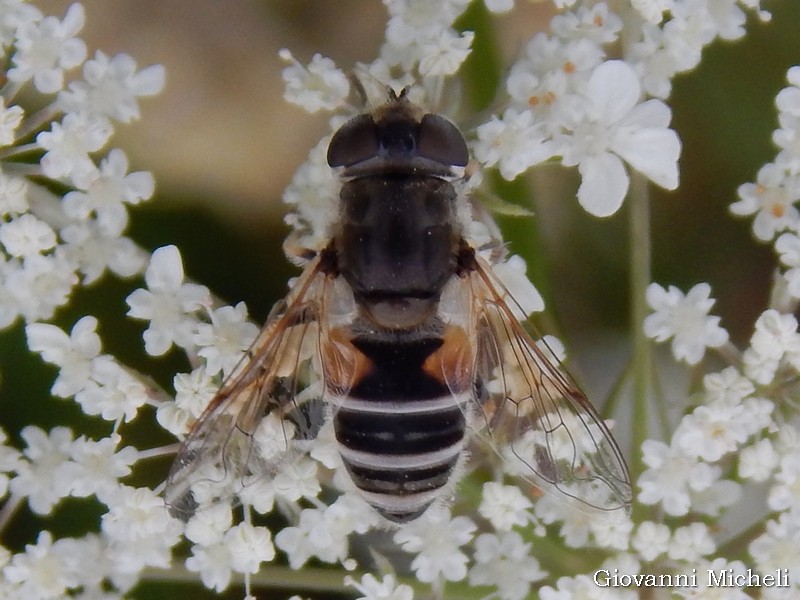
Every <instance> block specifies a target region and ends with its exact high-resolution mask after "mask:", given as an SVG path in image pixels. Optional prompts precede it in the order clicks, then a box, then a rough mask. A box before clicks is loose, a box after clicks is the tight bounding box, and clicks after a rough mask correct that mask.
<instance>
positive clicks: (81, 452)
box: [60, 435, 139, 498]
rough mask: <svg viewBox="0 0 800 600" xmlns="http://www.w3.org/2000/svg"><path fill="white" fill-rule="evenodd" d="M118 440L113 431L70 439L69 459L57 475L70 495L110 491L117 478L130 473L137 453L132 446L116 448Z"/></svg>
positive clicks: (117, 483) (87, 494)
mask: <svg viewBox="0 0 800 600" xmlns="http://www.w3.org/2000/svg"><path fill="white" fill-rule="evenodd" d="M119 441H120V440H119V436H117V435H113V436H112V437H107V438H103V439H101V440H98V441H94V440H89V439H86V438H85V437H80V438H78V439H77V440H75V441H74V442H73V443H72V448H71V453H70V456H71V458H72V461H73V462H71V463H70V464H69V465H68V467H67V468H65V469H64V470H63V471H62V473H60V475H61V476H62V477H63V479H64V480H65V484H66V485H67V486H68V487H69V490H70V493H71V494H72V495H73V496H78V497H82V498H85V497H87V496H90V495H92V494H103V493H110V492H111V491H112V490H113V489H114V488H116V487H117V486H118V485H119V481H118V480H119V479H121V478H123V477H127V476H128V475H130V473H131V465H133V464H134V463H135V462H136V460H137V459H138V455H139V453H138V451H137V450H136V448H133V447H132V446H126V447H124V448H121V449H120V450H117V445H118V444H119Z"/></svg>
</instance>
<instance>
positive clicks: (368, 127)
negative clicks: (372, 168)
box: [328, 114, 380, 167]
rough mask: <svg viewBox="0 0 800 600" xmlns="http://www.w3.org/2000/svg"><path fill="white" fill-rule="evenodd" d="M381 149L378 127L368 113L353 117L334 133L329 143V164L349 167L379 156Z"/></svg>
mask: <svg viewBox="0 0 800 600" xmlns="http://www.w3.org/2000/svg"><path fill="white" fill-rule="evenodd" d="M379 151H380V142H379V141H378V128H377V126H376V125H375V121H373V119H372V117H371V116H370V115H367V114H363V115H359V116H357V117H353V118H352V119H350V120H349V121H348V122H347V123H345V124H344V125H342V126H341V127H340V128H339V130H338V131H337V132H336V133H334V134H333V137H332V138H331V143H330V144H329V145H328V165H330V166H331V167H349V166H350V165H354V164H356V163H358V162H361V161H362V160H366V159H368V158H372V157H373V156H377V155H378V153H379Z"/></svg>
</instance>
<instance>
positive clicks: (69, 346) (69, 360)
mask: <svg viewBox="0 0 800 600" xmlns="http://www.w3.org/2000/svg"><path fill="white" fill-rule="evenodd" d="M25 333H26V334H27V336H28V347H29V348H30V349H31V350H32V351H34V352H38V353H39V354H41V355H42V358H43V359H44V360H45V361H47V362H49V363H52V364H54V365H57V366H58V368H59V372H58V377H57V378H56V380H55V382H53V387H52V388H51V392H52V393H53V394H54V395H56V396H59V397H61V398H68V397H70V396H72V395H74V394H76V393H77V392H79V391H80V390H82V389H84V388H85V387H86V385H87V384H88V383H89V377H90V375H91V369H92V361H93V360H94V359H95V358H97V357H98V356H99V354H100V349H101V348H100V346H101V344H100V337H99V336H98V335H97V319H95V318H94V317H91V316H88V317H83V318H81V319H79V320H78V321H77V322H76V323H75V325H73V326H72V330H71V331H70V334H69V335H67V334H66V333H64V331H62V330H61V329H60V328H59V327H56V326H55V325H51V324H49V323H31V324H30V325H28V326H27V327H26V328H25Z"/></svg>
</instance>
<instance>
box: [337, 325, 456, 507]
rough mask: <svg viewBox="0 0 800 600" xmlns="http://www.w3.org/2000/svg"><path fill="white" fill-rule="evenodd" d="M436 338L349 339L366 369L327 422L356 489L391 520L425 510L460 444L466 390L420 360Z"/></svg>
mask: <svg viewBox="0 0 800 600" xmlns="http://www.w3.org/2000/svg"><path fill="white" fill-rule="evenodd" d="M443 344H444V340H443V339H442V338H441V337H430V338H419V337H411V336H410V335H409V336H408V338H405V337H404V336H402V335H398V334H395V335H393V336H392V339H391V340H383V339H370V338H368V337H361V338H356V339H354V340H352V345H353V347H354V348H355V349H356V350H357V351H358V352H359V353H361V354H362V355H363V358H364V359H365V362H366V364H367V368H366V369H365V371H364V373H363V374H362V376H361V377H360V379H359V380H358V381H356V382H355V383H354V385H353V387H352V388H351V390H350V393H349V395H348V397H347V398H346V399H344V400H343V401H342V402H341V404H340V406H339V407H338V408H337V409H336V412H335V415H334V421H333V426H334V430H335V432H336V439H337V441H338V442H339V450H340V452H341V455H342V459H343V461H344V465H345V467H346V468H347V470H348V472H349V473H350V476H351V478H352V480H353V482H354V483H355V485H356V487H358V488H359V489H360V490H361V492H362V493H363V496H364V498H365V499H366V500H367V501H368V502H369V503H370V504H371V505H372V506H373V507H374V508H375V509H376V510H377V511H378V512H379V513H381V514H382V515H383V516H384V517H386V518H387V519H390V520H392V521H396V522H405V521H410V520H412V519H415V518H416V517H418V516H419V515H421V514H422V513H423V512H424V511H425V509H426V508H428V506H429V505H430V504H431V502H433V500H434V499H436V497H437V496H438V495H439V494H440V490H441V488H442V487H444V486H445V484H446V483H447V482H448V480H449V479H450V476H451V474H452V473H453V469H454V468H455V466H456V464H457V463H458V459H459V457H460V455H461V451H462V448H463V445H464V433H465V429H466V420H465V415H464V410H465V402H466V400H467V395H466V394H464V395H463V397H454V396H453V394H452V393H451V392H450V389H449V388H448V386H447V385H446V384H445V383H444V381H443V380H441V378H440V377H437V376H436V372H433V373H431V372H430V371H431V369H430V362H431V361H430V360H429V361H428V363H426V359H430V358H431V357H432V356H433V357H434V359H436V358H437V357H436V356H435V355H436V354H437V351H439V350H440V348H441V347H442V345H443ZM440 373H441V371H440V370H439V374H440Z"/></svg>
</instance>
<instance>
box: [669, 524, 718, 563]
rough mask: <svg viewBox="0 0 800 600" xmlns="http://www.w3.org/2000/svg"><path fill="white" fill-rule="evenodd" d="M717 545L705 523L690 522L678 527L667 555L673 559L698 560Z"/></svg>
mask: <svg viewBox="0 0 800 600" xmlns="http://www.w3.org/2000/svg"><path fill="white" fill-rule="evenodd" d="M715 548H716V546H715V544H714V540H713V539H712V537H711V533H710V532H709V530H708V526H706V525H705V524H703V523H690V524H689V525H686V526H685V527H678V528H677V529H676V530H675V533H674V535H673V536H672V540H671V541H670V545H669V550H667V556H669V557H670V558H671V559H673V560H684V561H686V562H690V563H691V562H697V560H699V559H700V557H702V556H708V555H709V554H711V553H712V552H713V551H714V550H715Z"/></svg>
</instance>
